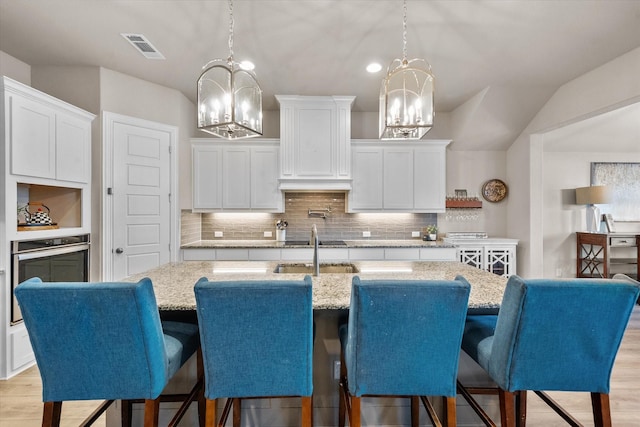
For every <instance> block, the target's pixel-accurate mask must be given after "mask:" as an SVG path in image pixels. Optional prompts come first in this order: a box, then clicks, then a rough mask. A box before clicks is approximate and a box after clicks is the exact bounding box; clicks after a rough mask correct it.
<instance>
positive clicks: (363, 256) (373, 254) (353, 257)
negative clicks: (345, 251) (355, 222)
mask: <svg viewBox="0 0 640 427" xmlns="http://www.w3.org/2000/svg"><path fill="white" fill-rule="evenodd" d="M383 259H384V248H349V260H350V261H378V260H383Z"/></svg>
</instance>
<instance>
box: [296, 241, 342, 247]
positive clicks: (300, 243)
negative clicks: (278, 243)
mask: <svg viewBox="0 0 640 427" xmlns="http://www.w3.org/2000/svg"><path fill="white" fill-rule="evenodd" d="M284 244H285V245H290V246H310V245H309V241H308V240H287V241H285V242H284ZM318 246H347V243H346V242H345V241H344V240H320V242H319V243H318Z"/></svg>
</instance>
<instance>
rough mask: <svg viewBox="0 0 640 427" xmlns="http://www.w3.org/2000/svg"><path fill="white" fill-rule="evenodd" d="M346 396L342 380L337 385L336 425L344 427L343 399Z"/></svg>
mask: <svg viewBox="0 0 640 427" xmlns="http://www.w3.org/2000/svg"><path fill="white" fill-rule="evenodd" d="M346 398H347V396H346V395H345V390H344V387H343V385H342V382H341V383H340V384H339V385H338V427H344V418H345V414H346V410H345V404H344V400H345V399H346Z"/></svg>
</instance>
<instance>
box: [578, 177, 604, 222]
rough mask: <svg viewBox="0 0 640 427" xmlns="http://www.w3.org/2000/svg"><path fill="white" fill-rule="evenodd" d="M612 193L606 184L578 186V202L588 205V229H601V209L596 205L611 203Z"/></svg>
mask: <svg viewBox="0 0 640 427" xmlns="http://www.w3.org/2000/svg"><path fill="white" fill-rule="evenodd" d="M610 201H611V195H610V191H609V187H607V186H606V185H592V186H591V187H580V188H576V204H577V205H587V231H589V232H590V233H597V232H598V231H600V218H601V216H600V209H599V208H598V207H597V206H595V205H600V204H605V203H609V202H610Z"/></svg>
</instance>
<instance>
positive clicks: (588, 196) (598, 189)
mask: <svg viewBox="0 0 640 427" xmlns="http://www.w3.org/2000/svg"><path fill="white" fill-rule="evenodd" d="M609 202H611V192H610V190H609V187H607V186H606V185H592V186H591V187H580V188H576V205H599V204H603V203H609Z"/></svg>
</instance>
